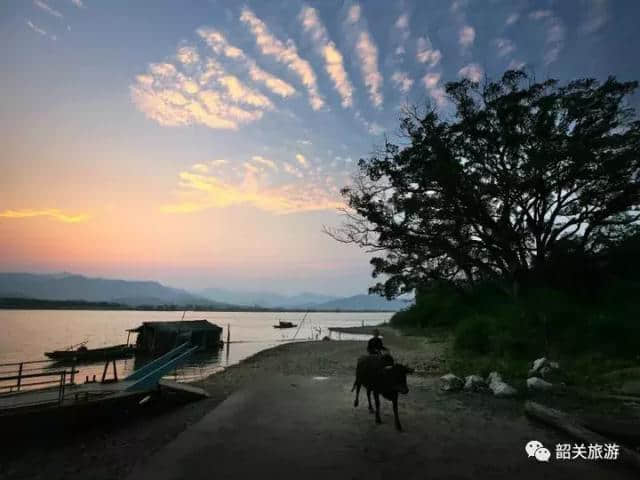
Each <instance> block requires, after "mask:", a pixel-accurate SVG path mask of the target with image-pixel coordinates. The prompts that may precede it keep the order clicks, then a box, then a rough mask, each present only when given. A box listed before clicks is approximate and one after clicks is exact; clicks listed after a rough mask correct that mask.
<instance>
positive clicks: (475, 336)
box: [454, 315, 492, 353]
mask: <svg viewBox="0 0 640 480" xmlns="http://www.w3.org/2000/svg"><path fill="white" fill-rule="evenodd" d="M491 327H492V321H491V319H490V318H488V317H485V316H482V315H478V316H474V317H470V318H466V319H464V320H463V321H462V322H460V323H459V324H458V327H457V328H456V334H455V342H454V347H455V348H456V349H458V350H467V351H470V352H474V353H487V352H489V351H490V346H491V345H490V336H491Z"/></svg>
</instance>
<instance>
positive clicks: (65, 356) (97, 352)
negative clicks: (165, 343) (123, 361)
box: [45, 344, 136, 362]
mask: <svg viewBox="0 0 640 480" xmlns="http://www.w3.org/2000/svg"><path fill="white" fill-rule="evenodd" d="M135 351H136V348H135V347H134V346H133V345H125V344H122V345H113V346H111V347H103V348H87V347H86V346H85V345H80V346H79V347H78V348H75V349H71V350H55V351H53V352H45V355H46V356H47V357H49V358H50V359H52V360H57V361H59V362H72V361H73V362H87V361H93V360H96V361H100V360H109V359H116V358H129V357H132V356H133V355H134V353H135Z"/></svg>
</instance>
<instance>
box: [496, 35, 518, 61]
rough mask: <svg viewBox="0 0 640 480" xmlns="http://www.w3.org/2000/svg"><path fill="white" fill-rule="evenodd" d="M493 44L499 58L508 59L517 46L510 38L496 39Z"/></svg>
mask: <svg viewBox="0 0 640 480" xmlns="http://www.w3.org/2000/svg"><path fill="white" fill-rule="evenodd" d="M493 43H494V45H495V46H496V50H497V54H498V57H506V56H507V55H509V54H511V53H513V52H514V51H515V49H516V46H515V45H514V44H513V42H512V41H511V40H509V39H508V38H496V39H495V40H494V41H493Z"/></svg>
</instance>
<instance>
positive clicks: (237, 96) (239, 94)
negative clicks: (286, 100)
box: [218, 75, 273, 109]
mask: <svg viewBox="0 0 640 480" xmlns="http://www.w3.org/2000/svg"><path fill="white" fill-rule="evenodd" d="M218 82H219V83H220V84H221V85H222V86H223V87H224V88H225V89H226V91H227V95H228V96H229V98H231V99H232V100H234V101H235V102H237V103H244V104H246V105H251V106H252V107H260V108H263V109H272V108H273V104H272V103H271V100H269V99H268V98H267V97H266V96H265V95H263V94H261V93H260V92H258V91H256V90H254V89H252V88H249V87H247V86H246V85H245V84H243V83H242V82H241V81H240V79H239V78H238V77H236V76H234V75H224V76H221V77H220V78H219V79H218Z"/></svg>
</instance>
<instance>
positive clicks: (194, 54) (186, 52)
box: [176, 46, 200, 65]
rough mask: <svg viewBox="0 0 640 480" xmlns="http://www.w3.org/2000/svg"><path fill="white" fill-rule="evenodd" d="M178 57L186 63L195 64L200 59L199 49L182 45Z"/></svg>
mask: <svg viewBox="0 0 640 480" xmlns="http://www.w3.org/2000/svg"><path fill="white" fill-rule="evenodd" d="M176 57H177V58H178V60H180V61H181V62H182V63H183V64H185V65H193V64H196V63H198V62H199V61H200V55H198V50H196V48H195V47H190V46H185V47H180V48H179V49H178V53H177V54H176Z"/></svg>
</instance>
